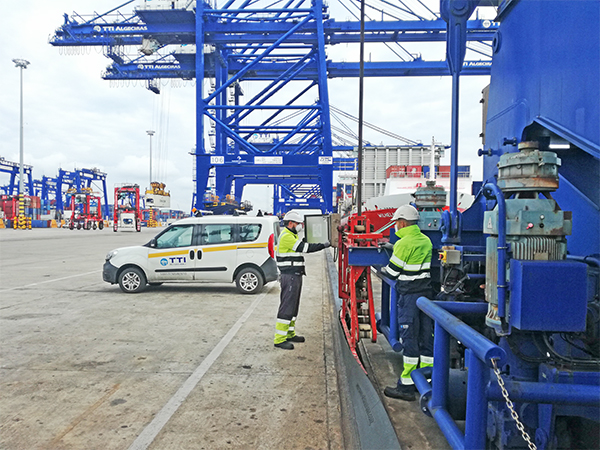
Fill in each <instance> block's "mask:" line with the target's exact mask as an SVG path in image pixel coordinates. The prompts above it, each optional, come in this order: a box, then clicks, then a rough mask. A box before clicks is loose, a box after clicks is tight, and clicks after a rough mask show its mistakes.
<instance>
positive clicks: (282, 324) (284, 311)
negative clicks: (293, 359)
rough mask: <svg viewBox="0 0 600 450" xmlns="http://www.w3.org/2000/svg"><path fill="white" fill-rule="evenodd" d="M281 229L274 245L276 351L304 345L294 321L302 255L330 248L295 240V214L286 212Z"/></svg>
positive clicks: (299, 225)
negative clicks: (277, 293) (277, 274)
mask: <svg viewBox="0 0 600 450" xmlns="http://www.w3.org/2000/svg"><path fill="white" fill-rule="evenodd" d="M283 223H284V225H285V228H284V229H283V231H282V232H281V234H280V235H279V243H278V245H277V267H278V268H279V272H280V273H281V276H280V277H279V283H280V284H281V294H280V297H279V310H278V311H277V323H276V324H275V338H274V344H275V347H277V348H282V349H284V350H293V349H294V344H293V343H294V342H304V341H305V338H304V336H300V335H298V334H296V317H297V316H298V309H299V307H300V295H301V293H302V276H304V275H306V269H305V267H304V256H302V253H312V252H317V251H319V250H323V249H324V248H327V247H329V246H330V244H329V242H325V243H322V244H309V243H308V242H306V240H305V239H300V238H299V237H298V232H300V231H301V230H302V225H303V220H302V216H300V214H299V213H298V212H296V211H290V212H288V213H287V214H286V215H285V216H284V217H283Z"/></svg>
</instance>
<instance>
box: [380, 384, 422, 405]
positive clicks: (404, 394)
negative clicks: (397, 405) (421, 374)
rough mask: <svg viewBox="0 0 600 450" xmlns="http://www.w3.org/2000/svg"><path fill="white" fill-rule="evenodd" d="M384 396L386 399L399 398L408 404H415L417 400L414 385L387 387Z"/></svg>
mask: <svg viewBox="0 0 600 450" xmlns="http://www.w3.org/2000/svg"><path fill="white" fill-rule="evenodd" d="M383 394H384V395H385V396H386V397H390V398H397V399H400V400H404V401H407V402H414V401H415V400H416V399H417V397H416V395H415V385H414V384H407V385H403V384H401V385H400V386H396V387H386V388H385V389H384V391H383Z"/></svg>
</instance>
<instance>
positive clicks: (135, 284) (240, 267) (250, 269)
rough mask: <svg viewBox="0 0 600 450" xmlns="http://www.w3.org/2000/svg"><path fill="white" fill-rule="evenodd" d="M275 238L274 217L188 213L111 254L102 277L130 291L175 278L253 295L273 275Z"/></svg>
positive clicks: (107, 258)
mask: <svg viewBox="0 0 600 450" xmlns="http://www.w3.org/2000/svg"><path fill="white" fill-rule="evenodd" d="M278 236H279V221H278V219H277V217H275V216H263V217H249V216H203V217H190V218H187V219H183V220H179V221H177V222H175V223H174V224H173V225H171V226H169V227H167V228H166V229H165V230H163V231H162V232H161V233H159V234H158V235H156V237H154V238H152V240H151V241H150V242H148V243H147V244H145V245H140V246H135V247H124V248H119V249H116V250H113V251H111V252H109V253H108V255H106V262H105V263H104V268H103V271H102V278H103V279H104V281H106V282H108V283H111V284H116V283H119V286H120V287H121V290H122V291H123V292H126V293H130V294H131V293H136V292H141V291H142V290H144V288H145V287H146V284H150V285H160V284H162V283H165V282H178V281H189V282H194V281H204V282H215V283H222V282H228V283H233V282H235V283H236V286H237V289H238V290H239V291H240V292H241V293H243V294H255V293H257V292H259V291H260V290H261V289H262V287H263V286H264V285H265V284H266V283H269V282H270V281H274V280H276V279H277V275H278V272H277V263H276V262H275V259H274V258H275V248H276V245H277V240H278Z"/></svg>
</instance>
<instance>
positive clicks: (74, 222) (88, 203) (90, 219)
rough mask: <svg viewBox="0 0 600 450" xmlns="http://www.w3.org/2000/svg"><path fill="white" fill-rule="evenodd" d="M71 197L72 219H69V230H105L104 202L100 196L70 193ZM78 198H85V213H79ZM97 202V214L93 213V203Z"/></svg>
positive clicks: (87, 193)
mask: <svg viewBox="0 0 600 450" xmlns="http://www.w3.org/2000/svg"><path fill="white" fill-rule="evenodd" d="M68 195H70V197H71V199H70V207H71V218H70V219H69V228H70V229H71V230H73V229H74V228H76V227H77V229H78V230H79V229H81V228H83V229H84V230H89V229H91V228H94V230H95V229H96V228H100V229H102V228H104V221H103V220H102V201H101V198H100V197H99V196H96V195H92V193H91V192H69V193H68ZM77 196H85V202H84V203H83V204H82V206H83V211H79V210H77V208H76V203H77V202H76V198H77ZM93 200H95V201H96V202H97V205H98V208H97V210H96V213H92V201H93Z"/></svg>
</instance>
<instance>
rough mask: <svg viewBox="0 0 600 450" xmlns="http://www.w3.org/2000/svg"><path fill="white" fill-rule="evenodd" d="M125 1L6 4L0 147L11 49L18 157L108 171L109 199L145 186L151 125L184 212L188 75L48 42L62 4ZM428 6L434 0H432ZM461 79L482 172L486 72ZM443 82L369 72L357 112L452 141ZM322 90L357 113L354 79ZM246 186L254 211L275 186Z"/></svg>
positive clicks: (36, 170) (8, 153)
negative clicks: (128, 75)
mask: <svg viewBox="0 0 600 450" xmlns="http://www.w3.org/2000/svg"><path fill="white" fill-rule="evenodd" d="M122 3H124V1H123V0H93V1H92V0H89V1H85V2H83V1H81V0H51V1H48V0H30V1H27V2H12V3H11V4H10V6H8V5H4V6H5V7H4V10H3V13H2V15H0V29H1V30H2V37H3V39H2V42H3V45H2V46H0V85H1V86H2V90H1V93H0V136H1V139H0V156H1V157H4V158H5V159H6V160H9V161H14V162H18V161H19V72H20V70H19V69H17V68H15V66H14V63H13V62H12V59H14V58H21V59H26V60H28V61H29V62H30V63H31V64H30V66H29V68H27V69H26V70H24V73H23V74H24V162H25V164H29V165H32V166H33V177H34V178H35V179H41V178H42V176H43V175H46V176H49V177H56V176H57V174H58V169H59V168H63V169H64V170H73V169H75V168H77V169H80V168H88V169H91V168H98V169H100V170H101V171H103V172H105V173H107V175H108V176H107V188H108V191H109V201H110V202H111V203H112V200H110V198H111V196H112V195H111V194H110V193H111V192H112V190H113V187H114V185H115V184H116V183H125V182H132V183H138V184H139V185H140V187H141V188H142V189H145V188H146V187H147V186H148V182H149V153H150V152H149V148H150V145H149V139H150V138H149V136H148V135H147V133H146V131H147V130H154V131H156V134H155V135H154V137H153V140H152V147H153V155H154V158H153V174H154V176H153V178H154V179H155V180H160V181H162V182H164V183H166V185H167V190H169V191H170V192H171V198H172V204H171V207H172V208H173V209H182V210H184V211H189V209H190V207H191V198H192V191H193V183H192V157H191V156H190V155H189V152H190V151H191V150H192V148H193V147H194V145H195V131H194V129H195V119H194V117H195V105H194V101H193V99H194V89H195V88H194V86H193V83H191V82H187V83H184V85H182V86H181V87H173V86H171V83H170V82H168V81H166V80H165V81H164V82H163V84H164V86H163V88H162V93H161V94H160V95H156V94H153V93H152V92H150V91H149V90H147V89H146V88H145V85H144V84H143V83H139V84H137V85H135V83H132V84H131V85H129V86H114V85H113V83H111V82H109V81H105V80H103V79H102V78H101V72H102V71H103V69H105V68H106V66H107V65H109V63H110V60H109V59H108V58H106V57H104V56H103V55H102V54H101V52H100V51H99V50H98V51H97V50H96V49H93V48H92V49H90V48H87V49H85V48H80V49H79V52H78V53H82V52H83V53H84V54H78V55H65V54H64V53H65V52H63V51H61V50H60V49H59V48H57V47H53V46H51V45H50V44H48V40H49V38H50V37H51V36H52V35H53V32H54V30H55V29H56V28H58V27H59V26H60V25H62V23H63V14H64V13H68V14H69V15H71V14H72V13H73V11H76V12H77V13H79V14H91V13H92V12H94V11H95V12H98V13H103V12H106V11H108V10H110V9H113V8H114V7H116V6H118V5H120V4H122ZM428 4H430V6H431V7H432V8H436V9H437V8H438V5H439V1H438V0H434V1H429V2H428ZM126 8H129V7H126ZM330 10H331V15H332V17H333V18H335V19H336V20H347V19H352V20H354V19H353V18H351V16H350V14H349V13H347V12H346V11H345V10H344V9H343V8H340V6H339V5H338V4H336V2H335V1H333V2H330ZM128 11H129V10H128ZM492 17H493V16H492ZM405 18H407V17H405ZM410 51H417V52H419V53H422V54H423V59H435V60H440V59H443V57H444V56H443V46H440V45H438V46H437V48H435V49H434V50H433V51H432V53H430V50H429V48H427V49H424V48H423V49H421V48H418V49H416V50H415V49H414V48H411V49H410ZM380 52H381V51H380V50H377V49H367V53H366V54H367V56H366V58H367V59H369V58H371V60H373V61H376V60H378V58H384V57H387V56H389V55H385V53H380ZM327 53H328V58H329V59H332V60H334V61H341V60H346V61H358V47H357V46H354V47H353V46H347V45H338V46H334V47H330V48H328V50H327ZM430 55H431V56H430ZM468 57H469V55H468ZM388 59H389V58H388ZM471 59H479V58H478V57H473V58H471ZM461 80H462V81H461V117H460V118H461V129H460V143H459V149H460V158H459V163H460V164H470V165H471V167H472V172H473V173H474V174H475V178H480V177H481V160H480V159H479V158H478V157H477V156H476V155H477V149H478V148H480V147H481V140H480V138H479V133H480V132H481V104H480V103H479V101H480V99H481V90H482V89H483V88H484V87H485V86H486V85H487V84H488V82H489V77H463V78H462V79H461ZM450 86H451V79H450V78H449V77H436V78H432V77H426V78H408V77H403V78H393V79H392V78H388V79H381V78H374V79H366V81H365V112H364V118H365V120H366V121H368V122H371V123H374V124H376V125H377V126H379V127H381V128H384V129H386V130H389V131H392V132H394V133H396V134H399V135H401V136H405V137H407V138H409V139H412V140H420V141H423V142H424V143H426V144H428V143H430V142H431V138H432V136H435V139H436V141H441V142H443V143H446V144H449V143H450V117H451V115H450V106H451V87H450ZM329 96H330V103H331V104H332V105H334V106H336V107H338V108H340V109H343V110H345V111H347V112H348V113H350V114H352V115H354V116H358V79H346V80H341V79H334V80H330V81H329ZM351 126H353V127H356V125H353V124H352V125H351ZM355 129H356V128H355ZM365 138H366V139H367V140H370V141H371V142H373V143H377V144H379V143H384V144H388V145H394V144H398V142H394V141H393V140H391V139H390V138H387V137H384V136H378V135H375V134H372V133H371V132H370V131H368V130H365ZM8 181H9V178H8V175H7V174H4V173H0V185H6V184H8ZM244 196H245V200H250V201H251V202H252V203H253V204H254V205H255V209H258V208H262V209H268V206H267V205H268V202H267V200H266V198H267V197H270V196H271V191H270V190H268V189H265V188H254V189H253V190H252V192H245V194H244Z"/></svg>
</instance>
